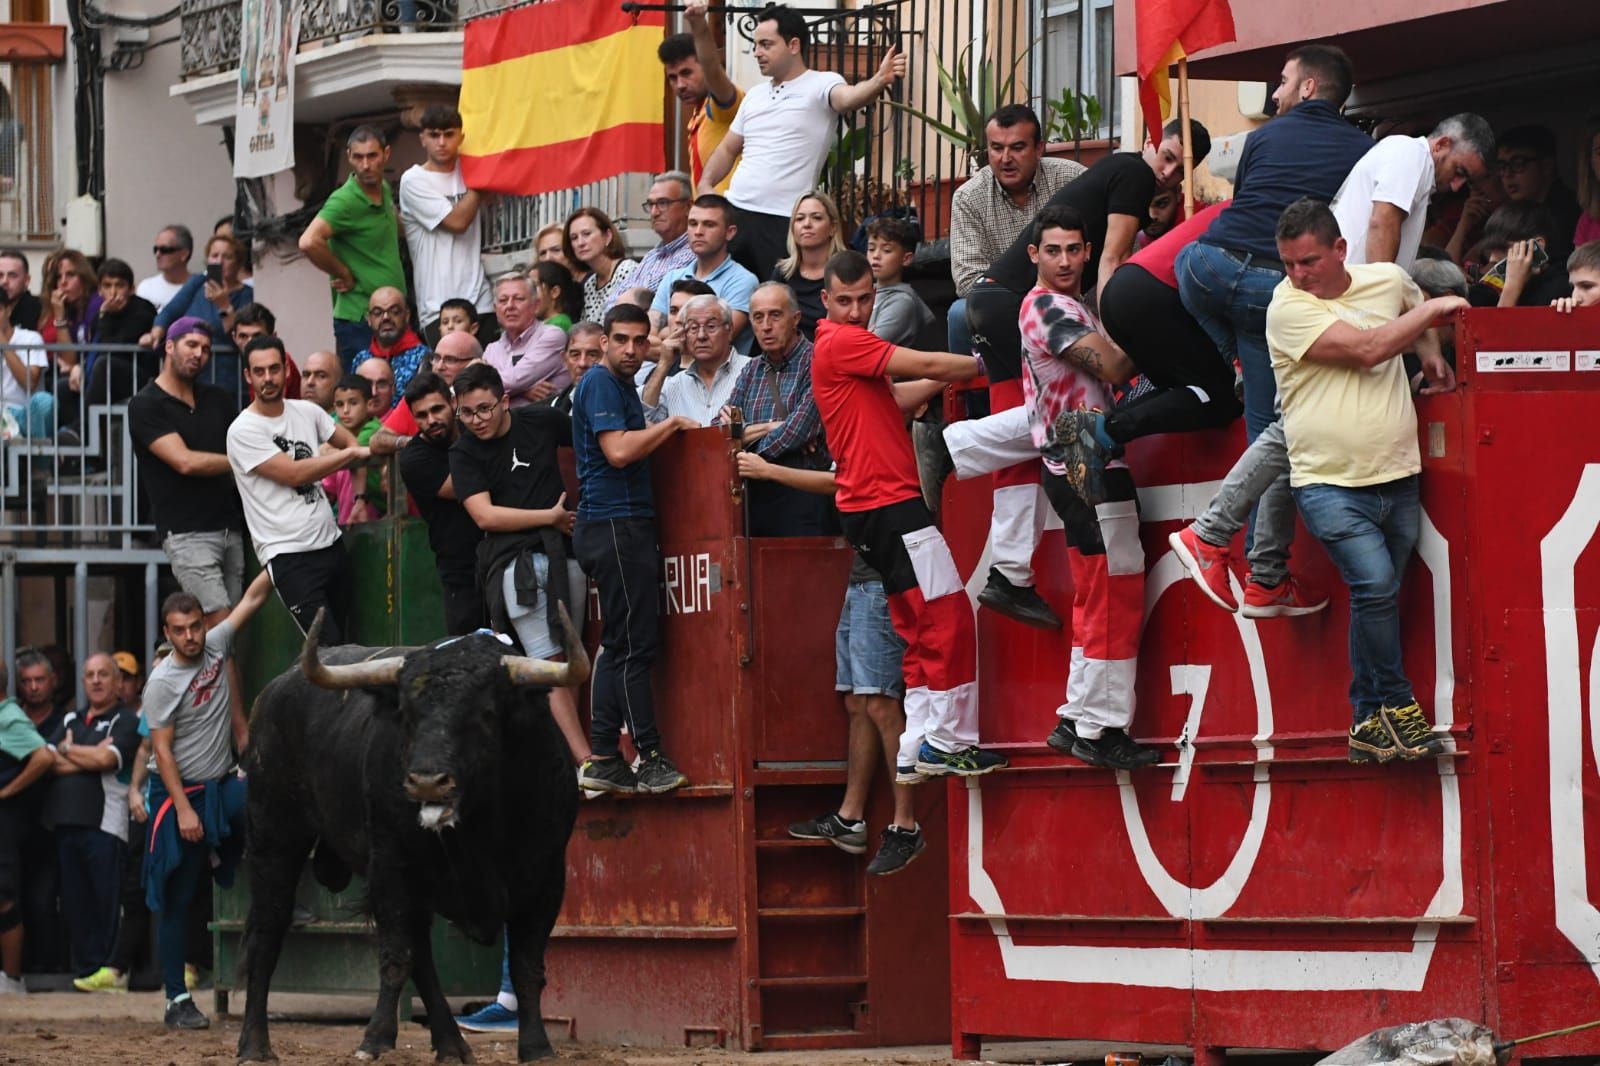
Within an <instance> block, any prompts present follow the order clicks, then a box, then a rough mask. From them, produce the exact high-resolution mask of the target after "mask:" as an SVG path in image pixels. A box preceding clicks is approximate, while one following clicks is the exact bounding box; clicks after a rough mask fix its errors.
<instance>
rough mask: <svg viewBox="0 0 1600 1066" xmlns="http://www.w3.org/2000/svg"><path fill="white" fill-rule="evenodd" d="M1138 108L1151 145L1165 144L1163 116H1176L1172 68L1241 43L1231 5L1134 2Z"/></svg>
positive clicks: (1207, 0) (1188, 0)
mask: <svg viewBox="0 0 1600 1066" xmlns="http://www.w3.org/2000/svg"><path fill="white" fill-rule="evenodd" d="M1133 19H1134V37H1135V40H1136V42H1137V45H1138V59H1137V64H1136V73H1137V74H1138V75H1139V108H1140V110H1141V111H1143V112H1144V121H1145V126H1146V127H1147V128H1148V129H1149V131H1150V139H1151V141H1153V142H1154V143H1156V144H1160V143H1161V126H1162V116H1164V115H1167V114H1170V113H1171V112H1172V89H1171V87H1170V86H1169V85H1168V83H1167V68H1169V67H1171V66H1172V64H1174V63H1176V62H1177V61H1178V60H1179V59H1182V58H1183V57H1184V56H1186V55H1188V54H1190V53H1191V52H1198V51H1200V50H1201V49H1203V48H1211V47H1214V46H1216V45H1219V44H1226V43H1227V42H1229V41H1233V40H1237V39H1238V38H1237V37H1236V36H1235V34H1234V29H1233V8H1231V7H1229V6H1228V0H1134V4H1133Z"/></svg>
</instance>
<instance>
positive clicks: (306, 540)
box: [228, 400, 339, 565]
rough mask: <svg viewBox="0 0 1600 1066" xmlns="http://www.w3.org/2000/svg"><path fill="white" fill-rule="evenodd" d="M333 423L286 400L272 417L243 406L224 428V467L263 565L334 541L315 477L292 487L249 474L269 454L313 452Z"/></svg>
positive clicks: (335, 529) (313, 408)
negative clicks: (230, 474)
mask: <svg viewBox="0 0 1600 1066" xmlns="http://www.w3.org/2000/svg"><path fill="white" fill-rule="evenodd" d="M334 425H335V423H334V421H333V416H332V415H330V414H328V412H326V411H324V410H323V409H322V408H320V407H318V406H317V405H316V404H314V403H312V402H311V401H309V400H285V401H283V413H282V414H280V415H279V416H278V417H277V418H268V417H266V416H265V415H261V414H258V413H257V412H255V411H252V410H251V409H250V408H248V407H247V408H245V409H244V410H243V411H240V412H239V417H238V418H236V419H234V420H233V425H231V426H229V427H228V465H229V466H231V467H232V468H233V479H234V481H235V482H237V483H238V486H239V500H240V502H242V503H243V504H244V520H245V525H247V526H249V527H250V539H251V541H252V542H254V544H255V549H256V558H257V559H259V560H260V561H261V563H262V564H263V565H265V564H267V563H269V562H271V561H272V560H273V559H274V558H276V557H277V556H279V555H282V554H285V553H288V552H310V551H316V550H318V549H319V548H326V547H327V546H328V545H330V544H332V543H333V542H334V541H336V540H338V539H339V526H338V523H337V522H335V521H334V517H333V508H332V506H331V505H330V504H329V503H328V497H327V495H326V494H324V493H323V491H322V482H321V480H320V479H319V480H317V481H313V482H311V483H310V484H308V485H301V486H299V487H297V488H294V487H290V486H288V485H280V484H278V483H277V482H276V481H273V480H272V479H270V478H266V477H263V476H262V475H260V474H257V473H255V472H254V471H255V469H256V467H258V466H260V465H261V464H262V463H264V462H266V461H267V460H268V459H271V458H272V457H273V456H274V455H287V456H289V457H290V458H291V459H309V458H311V457H313V456H315V455H316V454H317V453H318V450H319V449H320V447H321V446H322V443H323V442H324V441H326V440H327V439H328V438H329V437H332V436H333V429H334Z"/></svg>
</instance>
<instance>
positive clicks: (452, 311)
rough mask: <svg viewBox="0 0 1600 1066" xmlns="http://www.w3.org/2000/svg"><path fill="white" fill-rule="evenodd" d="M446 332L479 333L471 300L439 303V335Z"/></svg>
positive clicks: (476, 316) (476, 315)
mask: <svg viewBox="0 0 1600 1066" xmlns="http://www.w3.org/2000/svg"><path fill="white" fill-rule="evenodd" d="M446 333H470V334H472V335H473V336H474V337H476V336H477V335H478V309H477V308H476V307H473V306H472V301H471V300H463V299H462V298H461V297H459V296H457V297H454V298H452V299H449V300H446V301H445V302H444V303H442V304H440V305H439V336H441V337H442V336H444V335H445V334H446ZM350 432H352V433H354V432H355V430H351V431H350Z"/></svg>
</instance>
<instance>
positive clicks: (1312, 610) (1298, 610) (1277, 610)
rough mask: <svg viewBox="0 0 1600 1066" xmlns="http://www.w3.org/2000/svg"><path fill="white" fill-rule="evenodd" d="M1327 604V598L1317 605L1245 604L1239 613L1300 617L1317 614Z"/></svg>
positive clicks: (1260, 615) (1262, 616)
mask: <svg viewBox="0 0 1600 1066" xmlns="http://www.w3.org/2000/svg"><path fill="white" fill-rule="evenodd" d="M1327 606H1328V601H1327V600H1323V601H1322V602H1321V603H1319V604H1317V605H1316V606H1315V607H1283V606H1272V607H1252V606H1250V605H1249V604H1245V605H1244V606H1243V607H1240V608H1239V614H1240V616H1241V617H1244V618H1299V617H1300V616H1302V615H1307V614H1316V613H1317V612H1318V611H1320V610H1322V609H1323V608H1325V607H1327Z"/></svg>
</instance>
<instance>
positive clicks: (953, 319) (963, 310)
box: [945, 296, 972, 355]
mask: <svg viewBox="0 0 1600 1066" xmlns="http://www.w3.org/2000/svg"><path fill="white" fill-rule="evenodd" d="M945 329H946V331H947V332H948V335H949V339H950V350H951V351H952V352H955V353H956V354H957V355H971V354H972V329H971V328H970V327H969V326H968V325H967V298H966V297H965V296H963V297H962V298H961V299H959V300H957V301H956V302H955V303H953V304H951V305H950V314H949V315H948V316H947V318H946V320H945Z"/></svg>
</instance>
